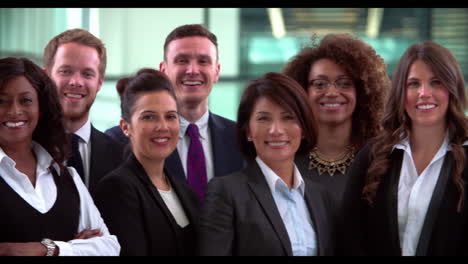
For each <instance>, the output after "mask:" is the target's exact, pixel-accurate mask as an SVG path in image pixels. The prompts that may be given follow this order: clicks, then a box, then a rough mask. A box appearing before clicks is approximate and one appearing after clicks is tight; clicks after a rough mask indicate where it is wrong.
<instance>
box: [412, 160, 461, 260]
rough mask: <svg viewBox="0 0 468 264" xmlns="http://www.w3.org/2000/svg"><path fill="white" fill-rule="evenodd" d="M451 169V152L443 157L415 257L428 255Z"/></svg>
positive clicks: (452, 162) (452, 163)
mask: <svg viewBox="0 0 468 264" xmlns="http://www.w3.org/2000/svg"><path fill="white" fill-rule="evenodd" d="M453 168H454V160H453V157H452V152H451V151H450V152H447V154H446V155H445V159H444V163H443V164H442V169H441V170H440V174H439V178H438V179H437V183H436V186H435V189H434V192H433V193H432V197H431V202H430V203H429V207H428V209H427V213H426V217H425V219H424V224H423V227H422V230H421V235H420V237H419V241H418V247H417V248H416V254H415V255H416V256H426V255H427V253H428V252H427V249H428V247H429V242H430V238H431V235H432V230H433V229H434V223H435V220H436V218H437V216H438V214H439V208H440V205H441V203H442V197H443V196H444V192H445V188H446V186H447V181H448V179H449V178H450V175H452V173H453Z"/></svg>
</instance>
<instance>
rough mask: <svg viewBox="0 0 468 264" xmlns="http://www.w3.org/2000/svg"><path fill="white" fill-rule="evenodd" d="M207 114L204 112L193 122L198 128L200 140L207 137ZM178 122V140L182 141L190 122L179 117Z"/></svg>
mask: <svg viewBox="0 0 468 264" xmlns="http://www.w3.org/2000/svg"><path fill="white" fill-rule="evenodd" d="M209 116H210V115H209V113H208V111H206V112H205V113H204V114H203V115H202V117H201V118H200V119H198V121H196V122H195V125H197V127H198V133H199V134H200V138H202V139H206V138H207V137H208V118H209ZM179 120H180V129H179V139H182V138H183V137H184V136H185V133H186V132H187V128H188V126H189V125H190V122H189V121H187V119H185V118H183V117H182V116H181V115H179Z"/></svg>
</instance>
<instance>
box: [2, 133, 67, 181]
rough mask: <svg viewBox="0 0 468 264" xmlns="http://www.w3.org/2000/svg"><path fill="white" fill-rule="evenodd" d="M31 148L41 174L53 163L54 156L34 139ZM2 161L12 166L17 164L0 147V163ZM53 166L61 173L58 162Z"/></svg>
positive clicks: (38, 171)
mask: <svg viewBox="0 0 468 264" xmlns="http://www.w3.org/2000/svg"><path fill="white" fill-rule="evenodd" d="M31 148H32V151H33V152H34V154H35V155H36V159H37V166H36V173H38V175H39V173H42V172H43V171H44V170H48V169H49V166H50V164H51V163H52V161H53V158H52V156H51V155H50V154H49V152H47V150H46V149H45V148H43V147H42V146H41V145H40V144H39V143H37V142H36V141H34V140H33V141H32V143H31ZM2 162H6V163H7V165H9V166H11V167H14V166H15V165H16V162H15V161H14V160H13V159H12V158H10V157H8V155H7V154H6V153H5V152H4V151H3V149H2V148H1V147H0V163H2ZM53 166H54V168H55V170H56V171H57V172H58V174H59V173H60V168H59V166H58V164H57V163H54V165H53Z"/></svg>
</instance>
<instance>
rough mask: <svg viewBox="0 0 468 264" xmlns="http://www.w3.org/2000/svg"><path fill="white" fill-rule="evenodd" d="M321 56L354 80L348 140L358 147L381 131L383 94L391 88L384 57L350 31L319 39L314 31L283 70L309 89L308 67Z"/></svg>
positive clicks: (306, 89)
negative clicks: (352, 106)
mask: <svg viewBox="0 0 468 264" xmlns="http://www.w3.org/2000/svg"><path fill="white" fill-rule="evenodd" d="M324 58H327V59H330V60H332V61H334V62H335V63H336V64H338V65H340V66H341V67H343V68H344V69H345V70H346V71H347V72H348V73H349V74H350V75H351V77H352V78H353V80H354V82H355V86H356V99H357V101H356V108H355V110H354V112H353V117H352V118H353V121H352V128H353V129H352V136H351V141H352V142H351V143H352V145H353V146H354V147H355V149H357V150H359V149H361V148H362V147H363V145H364V144H365V143H366V142H367V141H368V140H369V139H370V138H372V137H374V136H376V135H377V134H378V133H379V131H380V120H381V117H382V113H383V108H384V102H385V96H386V93H387V90H388V89H389V88H390V80H389V78H388V75H387V72H386V67H385V63H384V60H383V59H382V58H381V57H380V56H379V55H378V54H377V53H376V52H375V50H374V49H373V48H372V47H371V46H370V45H368V44H367V43H365V42H364V41H362V40H359V39H357V38H355V37H353V36H351V35H349V34H328V35H326V36H325V37H323V38H322V39H321V40H320V42H319V41H318V37H317V36H316V35H313V36H312V38H311V43H310V44H309V45H306V46H305V47H303V48H302V49H301V51H300V52H299V53H298V54H297V55H296V56H294V57H292V58H291V60H290V61H289V62H288V64H287V65H286V66H285V67H284V69H283V72H284V73H285V74H286V75H288V76H290V77H292V78H293V79H295V80H296V81H297V82H299V84H301V86H302V87H303V88H304V90H305V91H306V92H308V88H309V82H308V76H309V72H310V69H311V67H312V65H313V64H314V63H315V62H316V61H317V60H320V59H324Z"/></svg>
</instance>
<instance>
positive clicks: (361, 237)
mask: <svg viewBox="0 0 468 264" xmlns="http://www.w3.org/2000/svg"><path fill="white" fill-rule="evenodd" d="M369 151H370V145H369V144H368V145H367V146H366V147H365V148H363V149H362V151H361V152H360V153H359V154H358V155H357V157H356V160H355V161H354V163H353V165H352V166H351V170H350V172H349V177H350V179H349V182H348V186H347V188H346V191H345V194H344V208H343V209H344V215H343V217H341V219H342V220H343V221H342V222H341V224H340V227H341V228H342V231H341V232H340V234H343V236H342V237H341V238H340V239H338V241H340V242H342V243H340V246H339V247H340V253H341V254H344V255H381V256H382V255H387V256H390V255H396V256H399V255H401V248H400V240H399V235H398V211H397V205H398V182H399V178H400V170H401V164H402V160H403V151H402V150H400V149H395V150H393V152H392V154H391V156H390V157H391V165H390V169H389V171H388V173H387V174H386V175H385V176H384V179H383V181H382V182H381V183H380V184H379V187H378V190H377V193H376V198H375V200H374V205H373V206H369V205H368V204H367V202H366V201H364V200H362V199H360V197H361V193H362V188H363V187H364V179H365V177H366V174H367V169H368V168H369V165H370V160H369ZM466 152H467V148H466V147H465V153H466ZM453 169H454V160H453V156H452V152H451V151H450V152H448V153H447V155H446V156H445V160H444V163H443V165H442V170H441V173H440V176H439V179H438V181H437V183H436V186H435V189H434V194H433V195H432V198H431V201H430V204H429V208H428V211H427V214H426V218H425V220H424V224H423V228H422V231H421V236H420V239H419V243H418V247H417V249H416V255H468V214H467V213H468V207H467V204H466V201H467V200H466V199H467V195H466V193H467V191H468V189H466V185H465V198H464V199H465V206H464V207H463V208H462V211H461V213H457V203H458V199H459V191H458V189H457V187H456V186H455V184H454V182H453V180H452V173H453ZM467 175H468V168H467V166H466V165H465V170H464V171H463V180H464V181H465V183H466V182H467V181H468V177H467Z"/></svg>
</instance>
